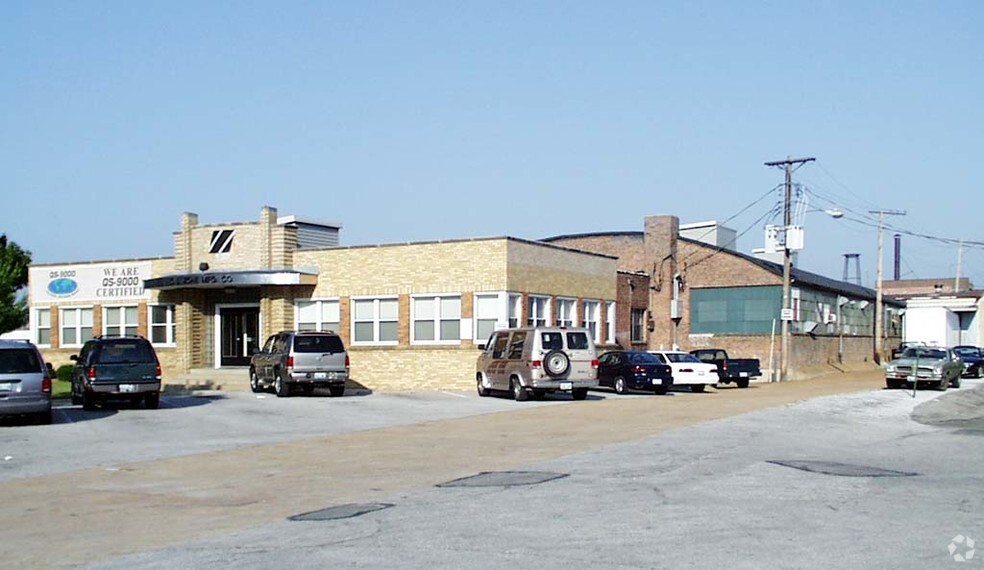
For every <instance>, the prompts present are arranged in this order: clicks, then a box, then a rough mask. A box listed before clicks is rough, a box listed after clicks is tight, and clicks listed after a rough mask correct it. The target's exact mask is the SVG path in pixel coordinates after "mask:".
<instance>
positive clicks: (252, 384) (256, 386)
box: [249, 369, 263, 393]
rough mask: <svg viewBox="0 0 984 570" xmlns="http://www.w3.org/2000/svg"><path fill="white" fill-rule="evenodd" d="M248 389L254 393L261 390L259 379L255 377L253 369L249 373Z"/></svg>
mask: <svg viewBox="0 0 984 570" xmlns="http://www.w3.org/2000/svg"><path fill="white" fill-rule="evenodd" d="M249 389H250V390H252V391H253V392H254V393H255V392H259V391H260V390H262V389H263V388H262V387H260V378H259V376H257V375H256V370H253V369H251V370H250V371H249Z"/></svg>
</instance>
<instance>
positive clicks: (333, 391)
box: [328, 384, 345, 398]
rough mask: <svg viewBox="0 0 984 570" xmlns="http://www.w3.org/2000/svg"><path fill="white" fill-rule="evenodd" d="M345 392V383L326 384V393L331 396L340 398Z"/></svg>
mask: <svg viewBox="0 0 984 570" xmlns="http://www.w3.org/2000/svg"><path fill="white" fill-rule="evenodd" d="M344 393H345V384H342V385H341V386H328V394H329V395H330V396H331V397H332V398H340V397H342V394H344Z"/></svg>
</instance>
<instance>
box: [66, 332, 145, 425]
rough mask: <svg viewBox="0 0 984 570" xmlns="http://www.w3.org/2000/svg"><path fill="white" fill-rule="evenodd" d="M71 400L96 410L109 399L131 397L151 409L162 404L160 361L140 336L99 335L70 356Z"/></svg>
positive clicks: (129, 398)
mask: <svg viewBox="0 0 984 570" xmlns="http://www.w3.org/2000/svg"><path fill="white" fill-rule="evenodd" d="M70 358H71V359H72V360H73V361H75V366H74V367H73V368H72V403H73V404H82V408H83V409H85V410H93V409H95V408H96V405H97V404H100V403H103V402H105V401H107V400H128V401H130V402H132V403H135V404H136V403H140V402H141V401H142V402H143V403H144V405H145V406H146V407H147V408H148V409H151V410H156V409H157V408H158V407H160V404H161V364H160V362H159V361H158V360H157V353H156V352H155V351H154V347H153V346H151V344H150V341H148V340H147V339H145V338H143V337H140V336H123V337H105V336H103V337H96V338H93V339H91V340H89V341H87V342H86V343H85V344H84V345H82V350H81V351H79V353H78V354H73V355H72V356H71V357H70Z"/></svg>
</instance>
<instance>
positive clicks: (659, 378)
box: [598, 350, 673, 394]
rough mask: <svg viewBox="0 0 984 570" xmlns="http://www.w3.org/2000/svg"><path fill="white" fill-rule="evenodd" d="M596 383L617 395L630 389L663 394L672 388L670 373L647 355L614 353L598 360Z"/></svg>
mask: <svg viewBox="0 0 984 570" xmlns="http://www.w3.org/2000/svg"><path fill="white" fill-rule="evenodd" d="M598 384H599V385H600V386H611V387H612V388H614V389H615V391H616V392H618V393H619V394H624V393H626V392H628V391H629V390H646V391H653V392H655V393H657V394H665V393H666V392H667V390H669V389H670V386H672V385H673V374H672V372H671V370H670V367H669V366H667V365H665V364H662V363H660V361H659V359H657V358H656V356H655V355H652V354H649V353H648V352H642V351H635V350H613V351H611V352H606V353H605V354H602V355H601V356H600V357H598Z"/></svg>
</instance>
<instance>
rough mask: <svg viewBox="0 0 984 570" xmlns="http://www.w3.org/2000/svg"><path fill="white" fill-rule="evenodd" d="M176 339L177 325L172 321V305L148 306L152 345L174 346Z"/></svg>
mask: <svg viewBox="0 0 984 570" xmlns="http://www.w3.org/2000/svg"><path fill="white" fill-rule="evenodd" d="M176 338H177V325H176V324H175V321H174V305H151V306H150V342H151V343H152V344H174V343H175V339H176Z"/></svg>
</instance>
